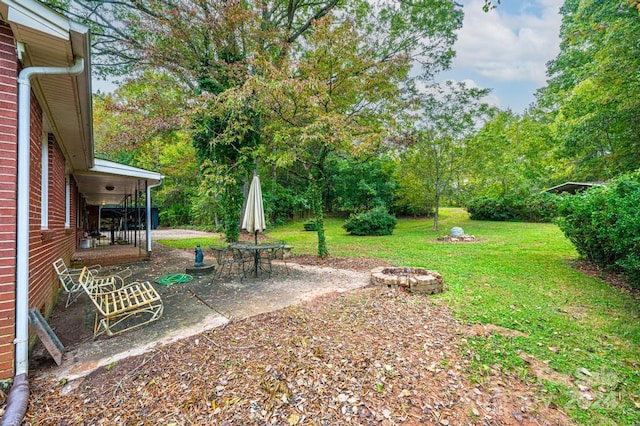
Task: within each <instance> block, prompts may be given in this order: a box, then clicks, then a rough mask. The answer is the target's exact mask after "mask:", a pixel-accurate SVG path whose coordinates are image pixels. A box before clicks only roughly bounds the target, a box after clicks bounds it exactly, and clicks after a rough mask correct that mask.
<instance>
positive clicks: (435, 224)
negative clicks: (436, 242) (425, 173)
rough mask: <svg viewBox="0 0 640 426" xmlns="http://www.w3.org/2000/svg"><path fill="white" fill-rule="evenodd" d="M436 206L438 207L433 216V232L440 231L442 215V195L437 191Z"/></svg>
mask: <svg viewBox="0 0 640 426" xmlns="http://www.w3.org/2000/svg"><path fill="white" fill-rule="evenodd" d="M435 205H436V212H435V214H434V215H433V230H434V231H437V230H438V216H439V214H440V194H439V193H438V191H437V190H436V197H435Z"/></svg>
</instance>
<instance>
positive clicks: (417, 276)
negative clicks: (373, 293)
mask: <svg viewBox="0 0 640 426" xmlns="http://www.w3.org/2000/svg"><path fill="white" fill-rule="evenodd" d="M371 284H374V285H386V286H387V287H393V288H397V287H404V288H410V289H411V290H412V291H415V292H417V293H424V294H437V293H442V284H443V279H442V275H440V274H439V273H437V272H435V271H430V270H428V269H424V268H409V267H379V268H375V269H372V270H371Z"/></svg>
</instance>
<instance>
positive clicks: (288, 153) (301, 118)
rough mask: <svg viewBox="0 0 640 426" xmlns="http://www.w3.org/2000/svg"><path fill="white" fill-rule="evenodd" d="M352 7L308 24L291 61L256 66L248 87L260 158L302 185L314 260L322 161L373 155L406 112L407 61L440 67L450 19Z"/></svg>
mask: <svg viewBox="0 0 640 426" xmlns="http://www.w3.org/2000/svg"><path fill="white" fill-rule="evenodd" d="M447 5H448V8H447V7H445V6H447ZM357 6H358V7H357V8H354V9H352V13H350V16H352V17H353V18H351V19H344V18H342V17H339V16H338V15H328V16H326V17H324V18H323V19H321V20H318V21H317V22H315V23H314V27H313V31H312V32H310V33H309V35H308V37H306V38H305V43H304V45H301V46H300V48H299V50H298V51H297V52H296V54H295V55H291V56H290V57H289V58H288V59H289V60H288V61H283V62H282V63H280V64H277V65H276V66H274V65H273V63H263V64H262V66H263V67H262V68H261V69H262V72H260V73H259V76H258V77H257V78H255V79H254V80H253V84H254V88H253V90H254V91H255V92H256V93H257V94H258V96H259V98H260V102H261V105H262V108H263V109H264V114H265V116H266V117H267V119H266V124H265V126H264V131H265V133H266V134H268V135H269V136H270V137H269V142H268V145H265V148H266V149H267V151H265V158H266V159H267V160H268V161H270V162H272V163H274V164H277V165H280V166H286V167H289V168H290V170H292V171H293V172H294V173H297V174H298V175H299V176H300V177H302V178H305V179H306V180H307V181H308V183H309V194H310V197H311V205H312V210H313V213H314V215H315V217H316V220H317V222H318V255H319V256H321V257H324V256H326V255H327V254H328V249H327V247H326V240H325V237H324V227H323V214H324V210H325V206H324V200H323V197H322V194H323V193H326V185H327V182H328V176H327V161H328V159H329V158H330V156H332V155H344V156H349V157H354V158H361V159H362V158H366V157H367V156H372V155H375V154H377V152H378V151H379V150H380V148H381V147H382V146H383V143H384V142H385V140H386V139H387V138H388V137H390V136H392V135H393V132H394V129H396V126H395V123H396V122H397V119H398V117H399V115H400V114H401V111H402V110H403V109H404V108H405V107H406V103H405V102H404V101H405V99H404V98H403V93H404V92H403V89H405V88H406V86H407V82H408V81H409V71H410V68H411V61H412V59H414V58H415V59H419V60H420V61H422V64H423V67H424V73H425V74H426V75H431V74H432V73H434V72H436V71H437V70H438V69H440V68H442V67H444V66H446V65H447V64H448V60H449V59H450V57H451V54H452V52H451V50H450V44H451V43H452V42H453V37H454V36H453V29H454V28H456V18H457V17H458V13H457V11H456V10H455V9H454V7H453V5H451V4H450V3H448V2H422V3H420V2H417V3H411V4H409V3H403V2H401V3H398V4H394V5H393V7H390V2H389V3H385V2H381V3H380V5H378V6H372V5H369V4H367V3H364V2H362V3H359V4H358V5H357ZM436 6H437V7H436ZM436 10H440V11H441V12H442V15H434V14H433V13H434V12H435V11H436Z"/></svg>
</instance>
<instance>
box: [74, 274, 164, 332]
mask: <svg viewBox="0 0 640 426" xmlns="http://www.w3.org/2000/svg"><path fill="white" fill-rule="evenodd" d="M80 285H81V286H82V288H83V289H84V291H85V292H86V293H87V295H88V296H89V298H90V299H91V302H93V304H94V306H95V308H96V314H95V320H94V324H93V337H94V339H95V338H96V337H98V336H99V335H100V334H102V333H106V334H107V335H108V336H113V335H115V334H118V333H122V332H124V331H128V330H131V329H134V328H137V327H140V326H142V325H144V324H148V323H150V322H153V321H156V320H158V319H159V318H160V317H161V316H162V310H163V304H162V299H161V298H160V295H159V294H158V292H157V291H156V289H155V288H154V287H153V286H152V285H151V284H150V283H149V282H148V281H145V282H133V283H130V284H124V285H122V286H113V285H111V284H109V283H105V282H104V281H103V280H100V279H96V278H94V276H93V274H92V273H91V271H89V270H88V269H87V268H83V269H82V272H81V273H80Z"/></svg>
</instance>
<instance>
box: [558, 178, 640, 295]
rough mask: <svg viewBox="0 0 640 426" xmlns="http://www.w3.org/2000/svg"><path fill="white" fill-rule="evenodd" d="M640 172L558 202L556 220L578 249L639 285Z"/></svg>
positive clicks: (604, 266) (594, 260)
mask: <svg viewBox="0 0 640 426" xmlns="http://www.w3.org/2000/svg"><path fill="white" fill-rule="evenodd" d="M639 200H640V172H636V173H633V174H629V175H625V176H622V177H620V178H618V179H616V180H615V181H613V182H612V183H611V184H610V185H609V186H606V187H604V186H600V187H593V188H591V189H589V190H588V191H585V192H583V193H581V194H577V195H574V196H571V197H567V198H565V199H564V200H563V201H562V202H561V203H560V209H559V212H560V216H561V217H560V218H559V219H558V221H557V223H558V226H559V227H560V229H561V230H562V232H564V234H565V235H566V237H567V238H568V239H569V240H570V241H571V242H572V243H573V244H574V245H575V246H576V249H577V250H578V253H580V255H582V256H583V257H585V258H586V259H588V260H589V261H591V262H593V263H595V264H597V265H599V266H600V267H603V268H608V269H613V270H617V271H621V272H623V273H624V274H625V275H627V277H628V278H629V279H630V280H631V282H632V284H633V285H634V286H636V287H638V286H640V209H638V201H639Z"/></svg>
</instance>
